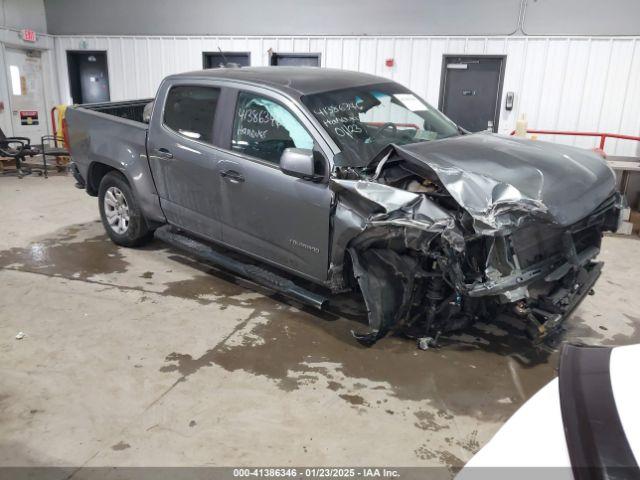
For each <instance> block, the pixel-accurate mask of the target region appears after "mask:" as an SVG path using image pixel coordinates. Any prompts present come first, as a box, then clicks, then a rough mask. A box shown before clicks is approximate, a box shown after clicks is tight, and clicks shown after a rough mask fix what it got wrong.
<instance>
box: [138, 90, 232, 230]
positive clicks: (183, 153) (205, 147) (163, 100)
mask: <svg viewBox="0 0 640 480" xmlns="http://www.w3.org/2000/svg"><path fill="white" fill-rule="evenodd" d="M222 91H223V90H222V89H220V88H215V87H209V86H202V85H179V84H178V85H172V86H169V85H163V87H162V88H161V89H160V91H159V93H158V97H157V99H156V102H157V105H158V106H162V105H164V111H158V112H156V111H154V113H153V115H152V118H151V124H150V126H149V138H148V140H147V152H148V155H149V163H150V166H151V172H152V174H153V179H154V181H155V183H156V188H157V190H158V195H159V197H160V205H161V206H162V210H163V211H164V214H165V216H166V217H167V220H168V221H169V223H170V224H172V225H176V226H178V227H181V228H184V229H185V230H187V231H190V232H193V233H196V234H198V235H202V236H204V237H207V238H210V239H212V240H218V241H219V240H220V239H221V238H222V229H221V225H220V210H219V205H220V176H219V175H218V167H217V162H218V160H219V159H220V158H221V157H220V154H221V150H220V149H218V148H215V147H214V146H213V144H214V131H215V128H214V124H215V121H216V117H217V116H216V115H215V113H216V110H217V109H218V106H219V103H221V102H220V100H221V92H222Z"/></svg>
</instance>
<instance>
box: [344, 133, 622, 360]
mask: <svg viewBox="0 0 640 480" xmlns="http://www.w3.org/2000/svg"><path fill="white" fill-rule="evenodd" d="M452 142H457V144H458V147H457V152H456V150H455V148H456V147H453V150H452ZM439 143H441V142H425V143H420V144H414V145H408V146H390V147H388V148H387V149H385V150H383V151H382V152H381V153H380V154H379V155H378V157H377V158H376V159H375V160H374V161H373V162H371V164H370V165H369V166H367V167H366V168H352V167H349V166H347V167H345V168H341V169H338V170H337V171H336V178H334V179H333V180H332V188H333V190H334V191H335V192H336V195H337V199H338V201H337V204H336V212H335V215H336V217H335V218H336V225H335V227H334V228H335V234H336V235H337V241H338V242H339V241H340V236H341V235H344V236H345V237H347V236H349V235H347V232H353V230H359V232H360V233H358V234H357V235H355V236H354V237H353V238H352V239H351V240H350V241H349V243H348V245H347V247H346V252H347V254H346V256H347V261H346V262H345V264H346V265H347V266H346V267H345V269H349V268H350V269H352V272H344V274H345V275H344V277H347V275H346V274H347V273H348V274H351V273H352V277H353V278H355V280H356V281H357V287H358V288H359V289H360V291H361V292H362V296H363V298H364V301H365V303H366V307H367V311H368V319H369V327H370V328H369V330H368V331H365V332H354V335H355V336H356V338H357V339H358V340H359V341H360V342H362V343H363V344H366V345H371V344H373V343H374V342H376V341H377V340H378V339H380V338H381V337H383V336H385V335H386V334H388V333H391V332H395V333H400V334H403V335H406V336H409V337H411V338H416V339H418V345H419V346H420V347H421V348H428V346H430V345H433V344H435V343H436V341H437V339H438V337H439V335H441V334H443V333H446V332H451V331H455V330H459V329H461V328H464V327H466V326H469V325H470V324H472V323H473V322H475V321H478V320H482V321H484V322H486V323H491V322H492V321H493V320H494V319H495V318H497V317H498V316H499V315H508V316H510V317H513V318H515V319H516V320H517V321H519V322H521V324H522V326H523V330H525V331H526V332H527V334H528V335H529V336H530V337H531V338H532V339H534V340H536V341H539V340H541V339H543V338H545V336H546V335H547V334H548V333H549V332H552V331H554V330H556V329H557V327H558V326H559V325H560V324H561V322H562V320H563V319H564V318H566V316H567V315H568V314H569V313H570V312H571V311H572V310H573V308H574V307H575V306H576V305H577V304H578V303H579V302H580V301H581V300H582V298H583V297H584V296H585V295H586V294H588V293H590V292H592V287H593V285H594V283H595V281H596V280H597V278H598V276H599V275H600V271H601V269H602V263H601V262H596V261H594V259H595V257H596V256H597V255H598V253H599V251H600V245H601V240H602V235H603V232H605V231H615V230H616V229H617V225H618V217H619V209H620V196H619V194H618V193H617V192H616V191H615V182H614V179H613V174H612V173H611V171H610V170H609V169H608V167H607V166H606V165H605V164H604V162H602V160H601V159H599V158H596V156H595V155H594V154H591V153H589V152H584V153H583V152H580V156H581V158H579V159H577V158H576V156H577V153H576V152H577V149H569V147H567V150H566V151H563V150H560V153H561V154H562V153H564V155H563V156H564V157H566V158H558V159H553V161H555V162H557V163H552V161H549V159H548V153H549V151H550V149H548V148H547V147H546V146H545V145H546V144H542V143H541V142H538V143H537V144H536V142H526V141H514V140H511V139H507V140H505V139H503V138H502V137H498V136H494V135H470V136H465V137H460V139H455V140H449V141H448V144H447V146H446V152H445V150H444V149H442V150H440V149H439V146H438V144H439ZM505 147H508V149H509V151H508V155H507V154H506V151H507V150H506V148H505ZM553 148H556V149H557V148H558V146H557V145H554V146H553ZM483 150H484V151H485V152H488V153H490V154H493V155H494V156H495V157H497V158H493V159H490V160H487V159H484V158H482V154H483ZM501 151H502V152H505V155H503V157H502V158H501V157H500V153H501ZM452 152H453V153H452ZM496 152H497V153H496ZM525 154H526V162H524V164H523V162H522V159H523V158H524V157H525ZM514 156H515V157H516V158H517V160H518V162H511V163H512V164H511V165H510V164H509V162H510V161H511V159H512V158H513V157H514ZM334 241H336V239H334Z"/></svg>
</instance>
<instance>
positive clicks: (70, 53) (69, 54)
mask: <svg viewBox="0 0 640 480" xmlns="http://www.w3.org/2000/svg"><path fill="white" fill-rule="evenodd" d="M65 52H66V60H67V80H68V82H69V98H70V99H71V102H72V103H75V99H74V98H73V87H72V84H73V80H72V78H71V68H70V67H71V63H72V62H70V61H69V60H70V59H71V57H73V54H75V53H87V54H92V53H100V54H102V53H104V60H105V62H104V66H105V68H106V69H107V82H108V85H109V101H111V76H110V75H109V52H108V51H107V50H77V49H70V50H65ZM76 67H77V65H76Z"/></svg>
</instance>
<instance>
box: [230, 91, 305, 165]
mask: <svg viewBox="0 0 640 480" xmlns="http://www.w3.org/2000/svg"><path fill="white" fill-rule="evenodd" d="M286 148H306V149H310V150H311V149H313V138H312V137H311V135H310V134H309V133H308V132H307V130H306V129H305V128H304V127H303V126H302V124H301V123H300V122H299V121H298V119H297V118H296V117H295V116H294V115H293V114H292V113H291V112H290V111H289V110H287V109H286V108H285V107H283V106H282V105H280V104H279V103H277V102H275V101H273V100H269V99H268V98H265V97H262V96H260V95H255V94H253V93H248V92H240V94H239V95H238V102H237V107H236V115H235V120H234V125H233V136H232V139H231V149H232V150H235V151H236V152H240V153H242V154H244V155H249V156H251V157H256V158H260V159H262V160H266V161H267V162H272V163H276V164H278V163H280V157H281V156H282V152H284V150H285V149H286Z"/></svg>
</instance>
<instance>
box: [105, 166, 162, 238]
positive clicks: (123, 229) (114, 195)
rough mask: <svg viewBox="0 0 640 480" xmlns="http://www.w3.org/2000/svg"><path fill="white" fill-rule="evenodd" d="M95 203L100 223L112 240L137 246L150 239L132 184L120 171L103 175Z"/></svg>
mask: <svg viewBox="0 0 640 480" xmlns="http://www.w3.org/2000/svg"><path fill="white" fill-rule="evenodd" d="M98 203H99V206H100V217H101V218H102V224H103V225H104V228H105V230H106V231H107V234H108V235H109V237H110V238H111V240H112V241H113V242H114V243H117V244H118V245H122V246H124V247H136V246H138V245H142V244H143V243H145V242H146V241H148V240H149V239H150V238H151V232H150V231H149V227H148V226H147V222H146V221H145V219H144V216H143V215H142V211H141V210H140V207H139V206H138V203H137V202H136V199H135V197H134V196H133V192H132V191H131V187H130V186H129V183H128V182H127V180H126V179H125V178H124V177H123V176H122V174H120V173H119V172H109V173H107V174H106V175H105V176H104V177H103V178H102V181H101V182H100V188H99V189H98Z"/></svg>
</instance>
